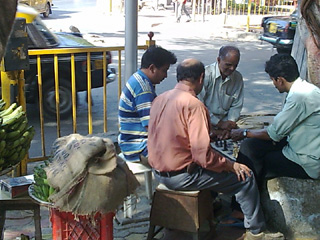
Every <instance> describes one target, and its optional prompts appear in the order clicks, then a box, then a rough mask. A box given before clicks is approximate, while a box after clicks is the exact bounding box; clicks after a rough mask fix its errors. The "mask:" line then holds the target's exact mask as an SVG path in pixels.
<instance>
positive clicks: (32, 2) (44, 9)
mask: <svg viewBox="0 0 320 240" xmlns="http://www.w3.org/2000/svg"><path fill="white" fill-rule="evenodd" d="M19 3H23V4H27V5H29V6H31V7H33V8H34V9H36V10H37V11H38V12H39V13H41V14H42V15H43V17H45V18H47V17H49V14H52V10H51V6H52V0H19Z"/></svg>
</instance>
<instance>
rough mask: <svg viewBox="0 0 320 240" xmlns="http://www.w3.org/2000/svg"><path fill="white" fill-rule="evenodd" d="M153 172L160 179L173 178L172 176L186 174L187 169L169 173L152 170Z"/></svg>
mask: <svg viewBox="0 0 320 240" xmlns="http://www.w3.org/2000/svg"><path fill="white" fill-rule="evenodd" d="M153 170H154V172H155V173H156V174H157V175H159V176H161V177H174V176H177V175H179V174H181V173H186V172H187V168H183V169H181V170H178V171H170V172H160V171H158V170H156V169H153Z"/></svg>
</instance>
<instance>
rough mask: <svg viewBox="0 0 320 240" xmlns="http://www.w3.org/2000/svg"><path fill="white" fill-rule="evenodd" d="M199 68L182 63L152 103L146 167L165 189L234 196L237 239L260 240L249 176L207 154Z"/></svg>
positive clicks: (252, 181)
mask: <svg viewBox="0 0 320 240" xmlns="http://www.w3.org/2000/svg"><path fill="white" fill-rule="evenodd" d="M204 71H205V69H204V65H203V63H201V62H200V61H198V60H196V59H186V60H184V61H183V62H182V63H180V64H179V65H178V67H177V80H178V83H177V85H176V86H175V88H174V89H172V90H169V91H167V92H165V93H163V94H161V95H159V96H158V97H157V98H156V99H155V100H154V101H153V103H152V106H151V110H150V120H149V128H148V152H149V164H150V165H151V166H152V168H153V173H154V176H155V178H156V179H157V180H158V181H159V182H160V183H162V184H164V185H166V186H167V187H168V188H169V189H173V190H182V191H186V190H191V191H192V190H199V189H210V190H212V191H216V192H221V193H224V194H228V195H235V196H236V200H237V201H238V203H239V204H240V206H241V208H242V210H243V213H244V225H245V227H246V228H247V229H248V231H247V233H246V235H245V236H243V238H241V239H245V240H250V239H261V240H263V239H265V238H266V236H267V235H268V237H278V236H279V234H274V235H272V236H271V234H266V233H264V232H263V231H264V230H265V220H264V216H263V213H262V209H261V206H260V196H259V191H258V187H257V184H256V181H255V179H254V176H253V174H252V172H251V170H250V169H249V168H248V167H247V166H245V165H243V164H240V163H237V162H232V161H230V160H228V159H226V158H224V157H223V156H221V155H220V154H218V153H217V152H215V151H214V150H213V148H211V145H210V141H211V139H210V135H209V133H210V119H209V113H208V110H207V108H206V107H205V105H204V104H203V103H202V102H201V101H200V100H198V99H197V97H196V95H197V94H199V93H200V91H201V89H202V87H203V78H204Z"/></svg>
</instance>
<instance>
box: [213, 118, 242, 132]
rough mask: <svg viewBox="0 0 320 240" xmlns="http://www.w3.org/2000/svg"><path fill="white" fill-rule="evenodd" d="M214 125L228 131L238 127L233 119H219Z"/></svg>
mask: <svg viewBox="0 0 320 240" xmlns="http://www.w3.org/2000/svg"><path fill="white" fill-rule="evenodd" d="M216 127H218V128H219V129H222V130H228V131H231V129H235V128H238V126H237V124H236V122H233V121H230V120H228V121H220V122H219V123H218V124H217V125H216Z"/></svg>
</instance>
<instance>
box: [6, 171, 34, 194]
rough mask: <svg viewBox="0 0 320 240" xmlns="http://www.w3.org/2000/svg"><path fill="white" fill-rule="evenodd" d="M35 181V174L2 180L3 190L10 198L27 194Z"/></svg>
mask: <svg viewBox="0 0 320 240" xmlns="http://www.w3.org/2000/svg"><path fill="white" fill-rule="evenodd" d="M33 182H34V180H33V175H26V176H22V177H15V178H7V179H3V180H0V186H1V191H2V193H3V194H5V195H7V196H8V197H9V198H15V197H19V196H22V195H25V194H27V192H28V188H29V186H30V185H31V184H32V183H33Z"/></svg>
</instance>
